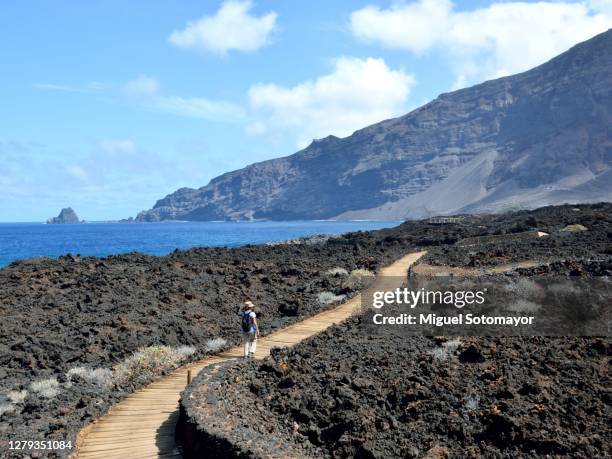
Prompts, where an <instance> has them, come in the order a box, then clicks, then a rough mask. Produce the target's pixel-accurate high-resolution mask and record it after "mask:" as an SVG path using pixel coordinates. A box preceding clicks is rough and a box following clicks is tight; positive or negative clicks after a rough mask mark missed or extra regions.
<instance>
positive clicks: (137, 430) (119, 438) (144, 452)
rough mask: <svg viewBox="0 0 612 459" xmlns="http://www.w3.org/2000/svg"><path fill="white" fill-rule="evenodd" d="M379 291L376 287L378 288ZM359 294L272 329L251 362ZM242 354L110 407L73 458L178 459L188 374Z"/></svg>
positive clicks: (387, 279)
mask: <svg viewBox="0 0 612 459" xmlns="http://www.w3.org/2000/svg"><path fill="white" fill-rule="evenodd" d="M424 254H425V252H414V253H410V254H408V255H406V256H404V257H402V258H400V259H399V260H397V261H395V262H394V263H392V264H391V265H389V266H387V267H385V268H382V269H381V271H380V273H379V277H378V279H379V281H380V280H381V279H384V280H383V281H382V282H383V283H382V284H381V285H382V286H383V288H384V289H388V290H392V289H395V288H397V287H399V286H400V285H401V283H402V280H403V279H405V277H406V273H407V270H408V267H409V266H410V265H412V264H413V263H414V262H415V261H417V260H418V259H419V258H421V257H422V256H423V255H424ZM379 288H380V286H379ZM360 300H361V298H360V296H359V295H357V296H355V297H353V298H351V299H350V300H349V301H347V302H346V303H343V304H341V305H339V306H337V307H335V308H333V309H330V310H327V311H323V312H320V313H318V314H316V315H314V316H312V317H310V318H308V319H304V320H303V321H301V322H298V323H295V324H293V325H290V326H288V327H286V328H284V329H282V330H279V331H276V332H274V333H271V334H269V335H266V336H264V337H261V338H260V339H259V340H258V342H257V353H256V358H258V359H262V358H264V357H266V356H268V355H269V354H270V350H271V349H272V348H273V347H285V346H293V345H294V344H296V343H299V342H300V341H302V340H303V339H305V338H308V337H310V336H312V335H315V334H317V333H319V332H321V331H323V330H325V329H326V328H328V327H329V326H331V325H333V324H335V323H338V322H341V321H343V320H344V319H347V318H348V317H350V316H351V315H352V314H353V313H355V312H357V311H358V310H359V308H360ZM241 356H242V346H237V347H234V348H231V349H229V350H228V351H226V352H224V353H222V354H219V355H216V356H212V357H207V358H205V359H202V360H200V361H198V362H195V363H192V364H189V365H185V366H183V367H181V368H179V369H177V370H175V371H173V372H172V373H171V374H169V375H168V376H166V377H164V378H162V379H160V380H158V381H156V382H154V383H152V384H150V385H148V386H146V387H144V388H142V389H140V390H138V391H136V392H134V393H133V394H131V395H129V396H128V397H127V398H126V399H124V400H122V401H121V402H119V403H118V404H117V405H115V406H114V407H113V408H112V409H111V410H110V411H109V412H108V413H107V414H106V415H104V416H102V417H101V418H100V419H98V420H97V421H95V422H94V423H92V424H90V425H89V426H88V427H86V428H85V429H83V430H82V431H81V432H80V433H79V438H78V441H77V444H78V449H77V451H75V452H74V453H73V454H72V456H71V457H72V458H74V459H76V458H79V459H94V458H100V459H119V458H121V459H123V458H128V457H129V458H130V459H150V458H180V457H181V452H180V450H179V448H178V447H177V445H176V444H175V442H174V430H175V426H176V422H177V419H178V401H179V398H180V394H181V392H182V391H183V389H184V388H185V385H186V383H187V371H188V370H191V374H192V375H193V376H194V377H195V375H196V374H197V373H198V372H199V371H200V370H202V368H204V367H206V366H208V365H212V364H216V363H221V362H223V361H226V360H230V359H235V358H237V357H241Z"/></svg>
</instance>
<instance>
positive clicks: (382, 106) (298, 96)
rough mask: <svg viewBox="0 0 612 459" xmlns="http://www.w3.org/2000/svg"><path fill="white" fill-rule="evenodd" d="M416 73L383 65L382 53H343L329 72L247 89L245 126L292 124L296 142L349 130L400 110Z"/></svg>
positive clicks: (257, 129) (260, 128) (272, 129)
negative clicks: (378, 55) (250, 118)
mask: <svg viewBox="0 0 612 459" xmlns="http://www.w3.org/2000/svg"><path fill="white" fill-rule="evenodd" d="M414 83H415V80H414V77H413V76H412V75H411V74H409V73H406V72H405V71H404V70H401V69H400V70H393V69H390V68H389V67H387V65H386V64H385V61H384V60H382V59H373V58H367V59H358V58H350V57H342V58H340V59H337V60H336V61H335V63H334V69H333V72H332V73H329V74H327V75H323V76H321V77H319V78H317V79H316V80H311V81H306V82H304V83H301V84H298V85H297V86H293V87H285V86H279V85H276V84H256V85H254V86H252V87H251V88H250V90H249V103H250V107H251V109H252V111H253V114H254V115H260V116H261V118H260V119H258V120H257V121H255V122H253V124H251V125H250V126H249V127H248V128H247V132H249V133H253V134H262V133H264V132H266V133H274V134H276V133H278V132H284V131H286V130H287V129H290V130H291V131H292V132H293V133H294V134H295V135H296V136H297V143H298V145H299V146H305V145H306V144H307V143H308V142H310V140H312V139H313V138H320V137H324V136H327V135H329V134H334V135H337V136H347V135H349V134H351V133H352V132H354V131H355V130H356V129H359V128H362V127H365V126H367V125H368V124H372V123H374V122H377V121H381V120H383V119H386V118H390V117H393V116H397V115H399V114H401V113H403V112H404V110H405V108H406V106H405V103H406V99H407V98H408V95H409V93H410V89H411V88H412V86H413V85H414Z"/></svg>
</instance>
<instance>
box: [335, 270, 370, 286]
mask: <svg viewBox="0 0 612 459" xmlns="http://www.w3.org/2000/svg"><path fill="white" fill-rule="evenodd" d="M374 276H375V274H374V273H373V272H372V271H368V270H367V269H353V270H352V271H351V273H350V274H349V276H348V277H347V279H346V280H345V281H344V283H343V284H342V286H343V287H344V288H349V289H351V290H357V289H359V288H362V287H363V285H364V280H365V278H374Z"/></svg>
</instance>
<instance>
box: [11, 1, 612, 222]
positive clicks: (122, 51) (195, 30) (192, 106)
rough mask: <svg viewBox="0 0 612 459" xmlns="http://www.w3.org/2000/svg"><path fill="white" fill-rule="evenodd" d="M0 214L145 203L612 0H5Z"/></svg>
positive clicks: (596, 29) (313, 134) (406, 95)
mask: <svg viewBox="0 0 612 459" xmlns="http://www.w3.org/2000/svg"><path fill="white" fill-rule="evenodd" d="M0 12H1V14H0V30H2V34H3V37H2V38H3V39H2V40H0V56H2V72H0V100H2V103H1V104H0V193H1V194H0V196H1V200H0V203H1V204H0V222H15V221H44V220H46V219H47V218H48V217H51V216H54V215H57V214H58V213H59V210H60V209H61V208H62V207H66V206H72V207H73V208H74V209H75V211H76V212H77V214H78V215H79V217H80V218H82V219H85V220H89V221H96V220H112V219H120V218H126V217H128V216H135V215H136V214H137V212H139V211H141V210H144V209H148V208H151V207H152V206H153V204H154V203H155V201H156V200H157V199H160V198H162V197H164V196H165V195H167V194H169V193H171V192H173V191H175V190H176V189H178V188H181V187H194V188H197V187H201V186H203V185H205V184H207V183H208V182H209V181H210V180H211V179H212V178H214V177H216V176H218V175H220V174H222V173H224V172H228V171H230V170H235V169H238V168H241V167H244V166H246V165H248V164H251V163H254V162H258V161H263V160H266V159H271V158H276V157H280V156H286V155H289V154H292V153H294V152H296V151H298V150H300V149H302V148H304V147H306V146H307V145H308V144H309V143H310V142H311V141H312V139H315V138H322V137H325V136H327V135H329V134H333V135H337V136H339V137H344V136H347V135H350V134H351V133H352V132H354V131H355V130H357V129H359V128H362V127H365V126H367V125H369V124H372V123H375V122H377V121H381V120H383V119H387V118H392V117H395V116H399V115H402V114H405V113H407V112H409V111H410V110H412V109H414V108H416V107H418V106H420V105H423V104H424V103H426V102H428V101H430V100H432V99H433V98H435V97H436V96H437V95H439V94H440V93H443V92H448V91H452V90H456V89H460V88H463V87H467V86H470V85H472V84H475V83H479V82H481V81H484V80H487V79H491V78H496V77H500V76H505V75H509V74H513V73H517V72H520V71H524V70H527V69H529V68H531V67H534V66H536V65H539V64H541V63H543V62H545V61H547V60H548V59H550V58H552V57H554V56H555V55H557V54H559V53H561V52H563V51H565V50H567V49H568V48H570V47H571V46H572V45H573V44H576V43H578V42H580V41H584V40H586V39H588V38H590V37H592V36H594V35H596V34H598V33H600V32H603V31H605V30H607V29H609V28H611V27H612V0H584V1H569V0H566V1H540V2H512V1H502V0H498V1H484V0H482V1H481V0H474V1H470V0H466V1H455V2H451V1H449V0H417V1H394V2H389V1H375V0H370V1H368V0H366V1H361V0H351V1H347V0H335V1H333V2H330V1H325V0H310V1H308V2H287V1H284V2H283V1H279V0H252V1H248V0H231V1H230V0H228V1H210V0H207V1H201V0H199V1H191V0H177V1H172V2H169V1H167V0H132V1H129V2H126V1H120V0H92V1H87V2H83V1H81V0H63V1H61V2H56V1H51V0H38V1H33V0H22V1H19V2H3V3H2V5H1V6H0Z"/></svg>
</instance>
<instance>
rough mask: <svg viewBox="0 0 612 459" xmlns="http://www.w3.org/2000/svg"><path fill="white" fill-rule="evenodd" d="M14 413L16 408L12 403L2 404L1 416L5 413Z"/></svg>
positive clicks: (0, 405)
mask: <svg viewBox="0 0 612 459" xmlns="http://www.w3.org/2000/svg"><path fill="white" fill-rule="evenodd" d="M13 411H15V406H13V405H11V404H10V403H0V416H2V415H3V414H4V413H12V412H13Z"/></svg>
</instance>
